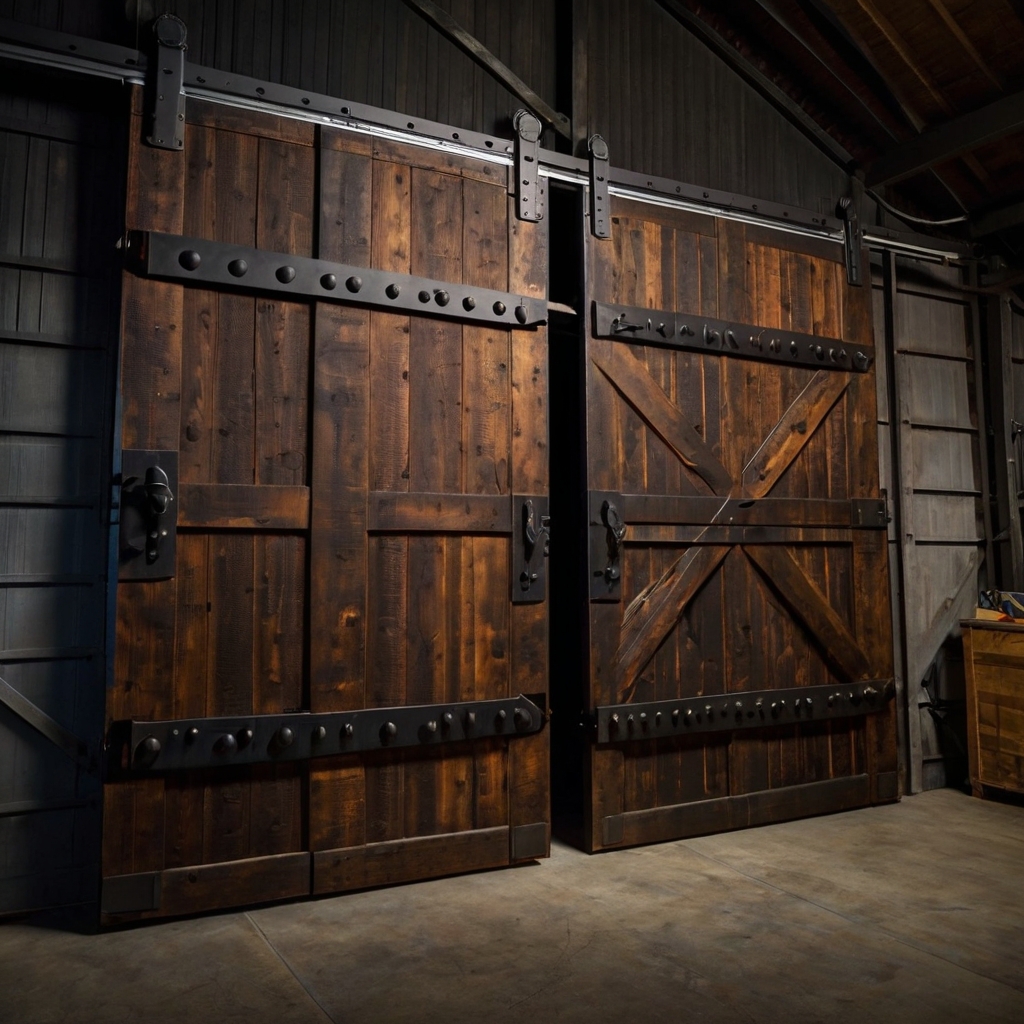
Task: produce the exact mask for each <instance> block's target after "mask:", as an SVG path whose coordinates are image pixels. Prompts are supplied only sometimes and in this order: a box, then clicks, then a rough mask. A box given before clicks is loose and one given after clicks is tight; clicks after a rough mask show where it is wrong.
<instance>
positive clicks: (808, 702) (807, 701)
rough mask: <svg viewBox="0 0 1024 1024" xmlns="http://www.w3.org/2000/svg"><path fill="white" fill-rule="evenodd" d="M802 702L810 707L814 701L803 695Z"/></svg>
mask: <svg viewBox="0 0 1024 1024" xmlns="http://www.w3.org/2000/svg"><path fill="white" fill-rule="evenodd" d="M804 703H805V704H806V705H807V706H808V707H810V706H811V705H812V704H813V703H814V701H812V700H811V698H810V697H804Z"/></svg>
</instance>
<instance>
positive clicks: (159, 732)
mask: <svg viewBox="0 0 1024 1024" xmlns="http://www.w3.org/2000/svg"><path fill="white" fill-rule="evenodd" d="M543 725H544V712H543V711H542V710H541V708H540V707H538V706H537V704H536V703H535V702H534V700H531V699H530V698H529V697H525V696H523V695H522V694H520V695H519V696H518V697H509V698H504V699H501V700H478V701H464V702H456V703H451V704H423V705H416V706H409V707H391V708H367V709H366V710H363V711H337V712H329V713H326V714H311V713H309V712H302V711H299V712H293V713H290V714H281V715H249V716H235V717H230V718H179V719H174V720H172V721H163V722H139V721H124V722H115V723H114V725H113V726H112V728H111V734H110V744H109V746H110V751H111V769H112V770H113V771H115V772H116V771H127V772H131V773H149V772H164V771H181V770H183V769H186V768H213V767H218V766H223V765H238V764H261V763H264V762H268V761H306V760H309V759H311V758H314V757H331V756H337V755H338V754H356V753H367V752H372V751H377V750H391V749H397V748H401V747H436V746H438V745H441V744H446V743H460V742H466V741H472V740H479V739H485V738H487V737H493V736H508V737H513V736H526V735H530V734H532V733H536V732H539V731H540V730H541V728H542V727H543Z"/></svg>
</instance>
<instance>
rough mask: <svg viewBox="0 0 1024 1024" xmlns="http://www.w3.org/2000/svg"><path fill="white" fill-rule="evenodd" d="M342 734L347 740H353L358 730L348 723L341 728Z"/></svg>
mask: <svg viewBox="0 0 1024 1024" xmlns="http://www.w3.org/2000/svg"><path fill="white" fill-rule="evenodd" d="M341 734H342V735H343V736H344V737H345V738H346V739H351V738H352V737H353V736H354V735H355V734H356V728H355V726H354V725H353V724H352V723H351V722H346V723H345V724H344V725H343V726H342V728H341Z"/></svg>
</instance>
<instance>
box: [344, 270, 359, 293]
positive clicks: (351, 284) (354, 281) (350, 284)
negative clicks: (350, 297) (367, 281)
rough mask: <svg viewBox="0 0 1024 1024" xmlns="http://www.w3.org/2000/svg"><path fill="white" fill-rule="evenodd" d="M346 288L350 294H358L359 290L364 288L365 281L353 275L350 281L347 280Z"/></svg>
mask: <svg viewBox="0 0 1024 1024" xmlns="http://www.w3.org/2000/svg"><path fill="white" fill-rule="evenodd" d="M345 287H346V288H347V289H348V290H349V291H350V292H357V291H359V289H360V288H362V287H363V279H362V278H361V277H357V276H356V275H355V274H353V275H352V276H351V277H350V278H349V279H348V280H347V281H346V282H345Z"/></svg>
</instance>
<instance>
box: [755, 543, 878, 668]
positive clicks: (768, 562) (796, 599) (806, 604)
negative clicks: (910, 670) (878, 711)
mask: <svg viewBox="0 0 1024 1024" xmlns="http://www.w3.org/2000/svg"><path fill="white" fill-rule="evenodd" d="M743 553H744V554H745V555H746V556H747V557H748V558H749V559H750V560H751V561H752V562H753V563H754V565H756V566H757V567H758V569H760V570H761V571H762V572H763V573H764V575H765V577H766V579H767V580H768V582H769V583H771V584H772V586H773V587H775V589H776V590H777V592H778V594H779V596H780V597H781V598H782V599H783V601H784V602H785V603H786V605H787V606H789V608H790V610H791V611H792V612H793V614H794V615H796V616H797V617H798V618H799V619H800V620H801V621H802V622H803V624H804V625H805V626H806V627H807V628H808V630H809V631H810V633H811V635H812V636H813V637H814V638H815V640H817V642H818V643H819V644H821V646H822V647H823V649H824V651H825V653H826V654H827V655H828V657H829V659H830V661H831V662H832V663H833V665H834V667H835V669H836V670H837V671H838V672H839V673H840V674H841V676H842V677H843V678H844V679H846V681H847V682H855V681H856V680H858V679H867V678H870V677H871V675H872V665H871V662H870V660H869V658H868V656H867V655H866V654H865V653H864V651H863V650H862V649H861V647H860V644H859V643H858V642H857V640H856V639H855V637H854V636H853V634H852V633H851V632H850V630H849V627H848V626H847V625H846V623H845V622H843V620H842V619H841V618H840V617H839V616H838V614H836V612H835V610H834V609H833V608H832V606H831V605H830V604H829V602H828V598H826V597H825V595H824V594H822V592H821V590H819V589H818V587H817V586H816V585H815V583H814V582H813V581H812V580H811V579H810V578H809V577H808V576H807V574H806V572H805V571H804V569H803V568H802V567H801V566H800V564H799V563H798V562H797V561H796V559H795V558H794V557H793V555H792V554H790V553H789V552H788V551H787V550H786V549H785V548H781V547H776V546H774V545H772V546H767V545H765V546H763V547H762V546H755V545H744V547H743Z"/></svg>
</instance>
